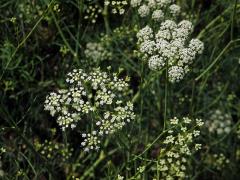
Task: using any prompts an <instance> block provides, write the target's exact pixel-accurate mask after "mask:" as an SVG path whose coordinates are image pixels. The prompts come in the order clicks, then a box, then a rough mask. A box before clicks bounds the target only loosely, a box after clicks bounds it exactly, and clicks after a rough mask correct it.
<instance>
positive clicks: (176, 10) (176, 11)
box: [169, 4, 181, 17]
mask: <svg viewBox="0 0 240 180" xmlns="http://www.w3.org/2000/svg"><path fill="white" fill-rule="evenodd" d="M169 10H170V13H171V14H172V15H173V16H174V17H176V16H178V15H179V14H180V12H181V8H180V6H178V5H176V4H172V5H171V6H169Z"/></svg>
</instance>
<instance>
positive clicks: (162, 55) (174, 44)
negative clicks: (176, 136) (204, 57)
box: [137, 20, 204, 82]
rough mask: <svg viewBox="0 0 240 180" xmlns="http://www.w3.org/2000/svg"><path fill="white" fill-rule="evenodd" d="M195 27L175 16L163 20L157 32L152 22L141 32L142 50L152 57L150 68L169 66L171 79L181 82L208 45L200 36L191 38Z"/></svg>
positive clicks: (149, 62) (139, 39)
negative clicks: (204, 43)
mask: <svg viewBox="0 0 240 180" xmlns="http://www.w3.org/2000/svg"><path fill="white" fill-rule="evenodd" d="M192 31H193V25H192V23H191V22H190V21H187V20H183V21H181V22H180V23H178V24H176V23H175V22H174V21H172V20H165V21H164V22H162V23H161V25H160V28H159V29H158V32H157V33H154V31H153V29H152V28H151V27H149V26H146V27H144V28H142V29H141V30H140V31H139V32H138V33H137V38H138V44H139V50H140V52H141V54H143V57H144V59H147V60H148V65H149V68H150V69H152V70H161V69H163V68H168V78H169V81H170V82H179V81H180V80H181V79H183V77H184V76H185V74H186V73H187V72H188V71H189V66H190V65H191V64H192V62H193V60H194V59H195V58H196V56H197V55H200V54H202V52H203V49H204V45H203V43H202V42H201V41H200V40H198V39H191V40H189V36H190V34H191V33H192Z"/></svg>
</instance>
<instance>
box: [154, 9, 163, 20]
mask: <svg viewBox="0 0 240 180" xmlns="http://www.w3.org/2000/svg"><path fill="white" fill-rule="evenodd" d="M163 18H164V13H163V11H162V10H160V9H158V10H155V11H153V13H152V19H153V20H154V21H156V22H160V21H161V20H163Z"/></svg>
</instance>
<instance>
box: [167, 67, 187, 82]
mask: <svg viewBox="0 0 240 180" xmlns="http://www.w3.org/2000/svg"><path fill="white" fill-rule="evenodd" d="M168 77H169V81H170V82H172V83H175V82H179V81H180V80H182V79H183V77H184V69H183V68H182V67H181V66H172V67H170V68H169V70H168Z"/></svg>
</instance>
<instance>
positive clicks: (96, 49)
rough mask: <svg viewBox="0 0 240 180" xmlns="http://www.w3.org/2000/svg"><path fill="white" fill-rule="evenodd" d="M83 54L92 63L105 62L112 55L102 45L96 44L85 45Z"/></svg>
mask: <svg viewBox="0 0 240 180" xmlns="http://www.w3.org/2000/svg"><path fill="white" fill-rule="evenodd" d="M84 53H85V55H86V58H88V59H90V60H93V61H94V62H99V61H103V60H107V59H110V58H111V57H112V53H111V52H109V51H107V50H106V48H105V47H104V45H103V44H102V43H96V42H89V43H87V44H86V49H85V50H84Z"/></svg>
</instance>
